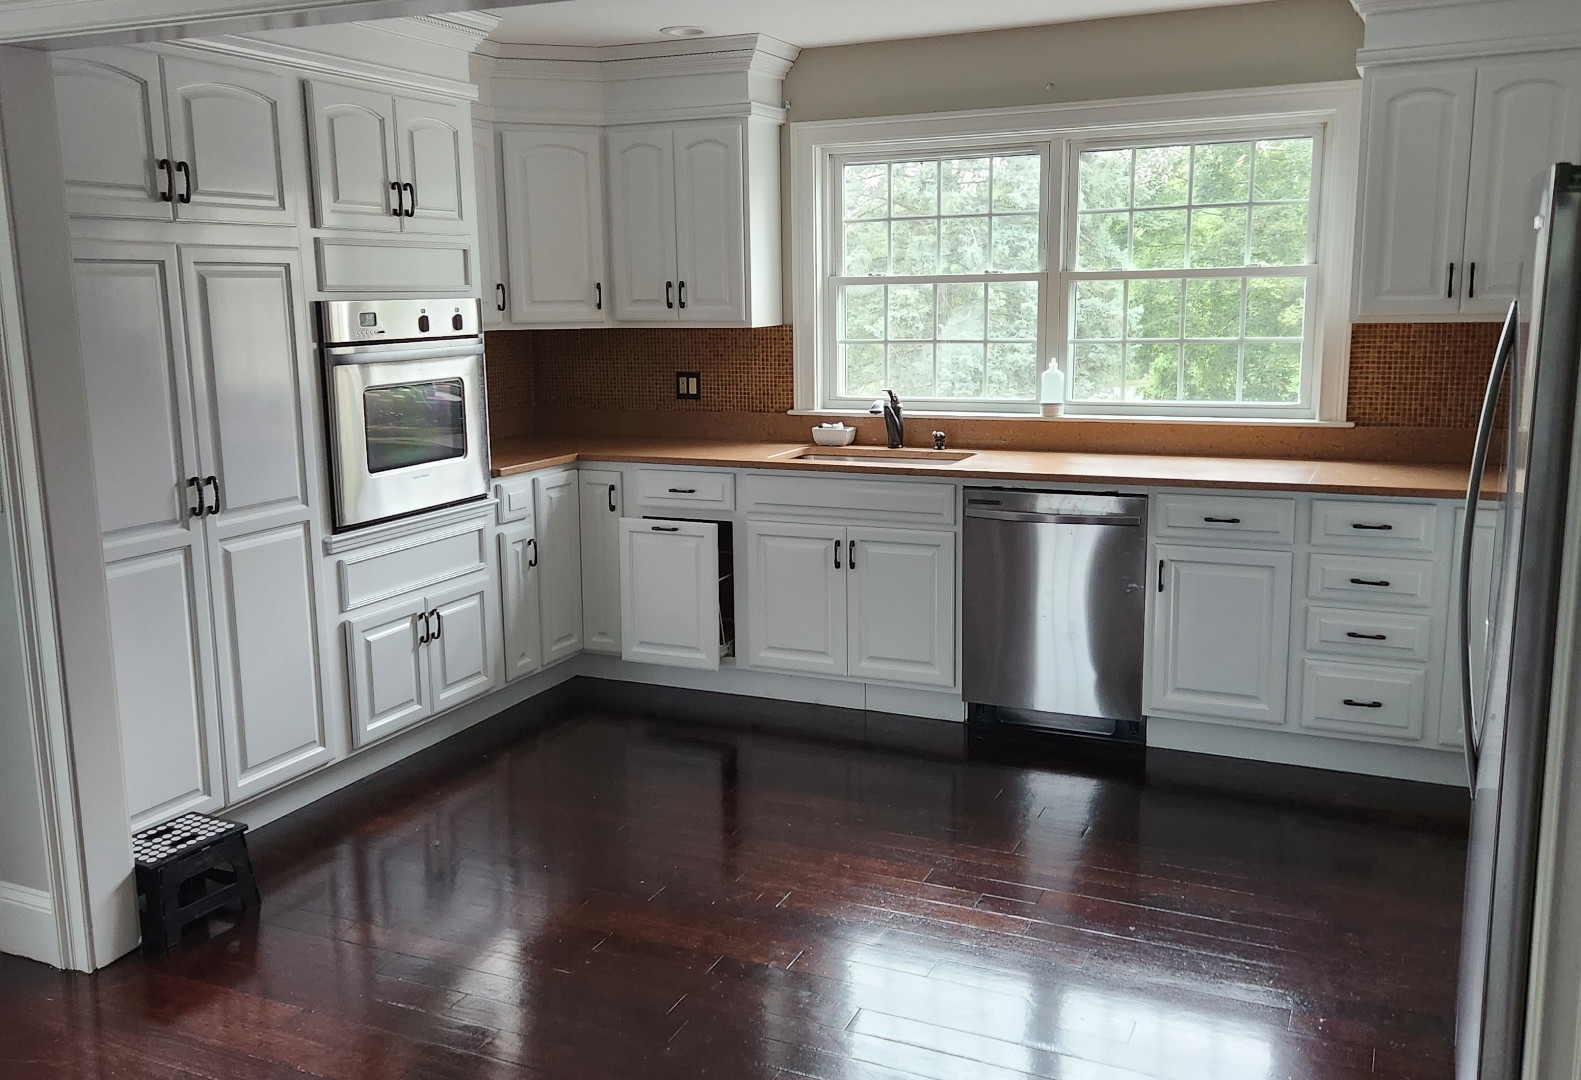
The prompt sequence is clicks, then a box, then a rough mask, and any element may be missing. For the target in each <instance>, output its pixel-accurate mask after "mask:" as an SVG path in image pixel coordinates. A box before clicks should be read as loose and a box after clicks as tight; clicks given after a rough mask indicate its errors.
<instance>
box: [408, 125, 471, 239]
mask: <svg viewBox="0 0 1581 1080" xmlns="http://www.w3.org/2000/svg"><path fill="white" fill-rule="evenodd" d="M395 124H396V130H397V132H398V135H399V150H398V156H399V160H400V167H399V168H400V174H401V175H400V179H401V182H402V183H403V184H410V185H411V187H409V188H407V189H406V215H405V216H404V217H402V218H401V228H403V229H405V230H406V231H407V232H420V233H450V234H455V233H464V232H466V231H467V230H466V225H467V220H468V216H469V215H468V213H467V200H468V199H469V198H471V197H472V194H471V193H472V188H473V183H474V181H473V177H472V154H471V153H470V152H469V144H470V140H471V134H470V133H471V131H472V117H471V113H470V112H469V111H468V109H467V107H466V106H465V105H457V104H454V103H452V102H444V101H422V100H419V99H417V98H396V99H395Z"/></svg>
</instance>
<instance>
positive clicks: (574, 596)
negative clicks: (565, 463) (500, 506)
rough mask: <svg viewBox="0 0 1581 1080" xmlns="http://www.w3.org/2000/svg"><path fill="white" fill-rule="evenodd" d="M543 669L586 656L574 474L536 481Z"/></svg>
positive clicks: (580, 538)
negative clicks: (583, 646) (580, 654)
mask: <svg viewBox="0 0 1581 1080" xmlns="http://www.w3.org/2000/svg"><path fill="white" fill-rule="evenodd" d="M533 519H534V522H535V524H536V526H537V539H538V564H539V570H540V573H539V581H540V582H541V583H542V584H541V587H540V590H539V597H540V604H541V614H542V618H541V625H542V627H543V663H544V666H545V667H547V666H548V665H550V664H553V663H557V662H559V661H561V660H564V659H566V658H568V657H571V656H575V655H576V654H577V653H579V652H581V651H582V537H581V532H582V525H581V508H580V505H579V500H578V494H577V475H576V472H575V470H572V471H568V472H562V473H551V474H549V475H547V476H535V477H533Z"/></svg>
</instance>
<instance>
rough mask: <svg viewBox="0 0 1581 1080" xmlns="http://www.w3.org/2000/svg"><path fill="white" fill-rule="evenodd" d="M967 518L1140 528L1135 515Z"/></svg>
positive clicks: (977, 513)
mask: <svg viewBox="0 0 1581 1080" xmlns="http://www.w3.org/2000/svg"><path fill="white" fill-rule="evenodd" d="M966 516H967V517H974V518H993V519H994V520H995V521H1033V522H1045V523H1047V524H1049V525H1119V526H1140V525H1141V524H1142V519H1141V517H1140V516H1138V515H1135V514H1033V513H1028V512H1026V511H1021V510H978V509H975V508H974V509H971V510H968V511H966Z"/></svg>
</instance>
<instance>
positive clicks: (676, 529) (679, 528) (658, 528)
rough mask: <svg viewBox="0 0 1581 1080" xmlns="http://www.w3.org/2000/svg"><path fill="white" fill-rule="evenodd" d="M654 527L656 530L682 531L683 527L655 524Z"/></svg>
mask: <svg viewBox="0 0 1581 1080" xmlns="http://www.w3.org/2000/svg"><path fill="white" fill-rule="evenodd" d="M652 529H653V531H654V532H680V531H681V527H680V526H679V525H654V526H652Z"/></svg>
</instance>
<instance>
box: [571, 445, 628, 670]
mask: <svg viewBox="0 0 1581 1080" xmlns="http://www.w3.org/2000/svg"><path fill="white" fill-rule="evenodd" d="M577 475H578V477H579V481H578V482H579V483H580V485H581V500H580V502H581V511H582V635H583V648H585V649H587V651H588V652H602V653H618V652H620V505H621V503H620V473H618V472H615V471H613V470H606V469H587V470H584V471H582V472H580V473H578V474H577Z"/></svg>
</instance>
